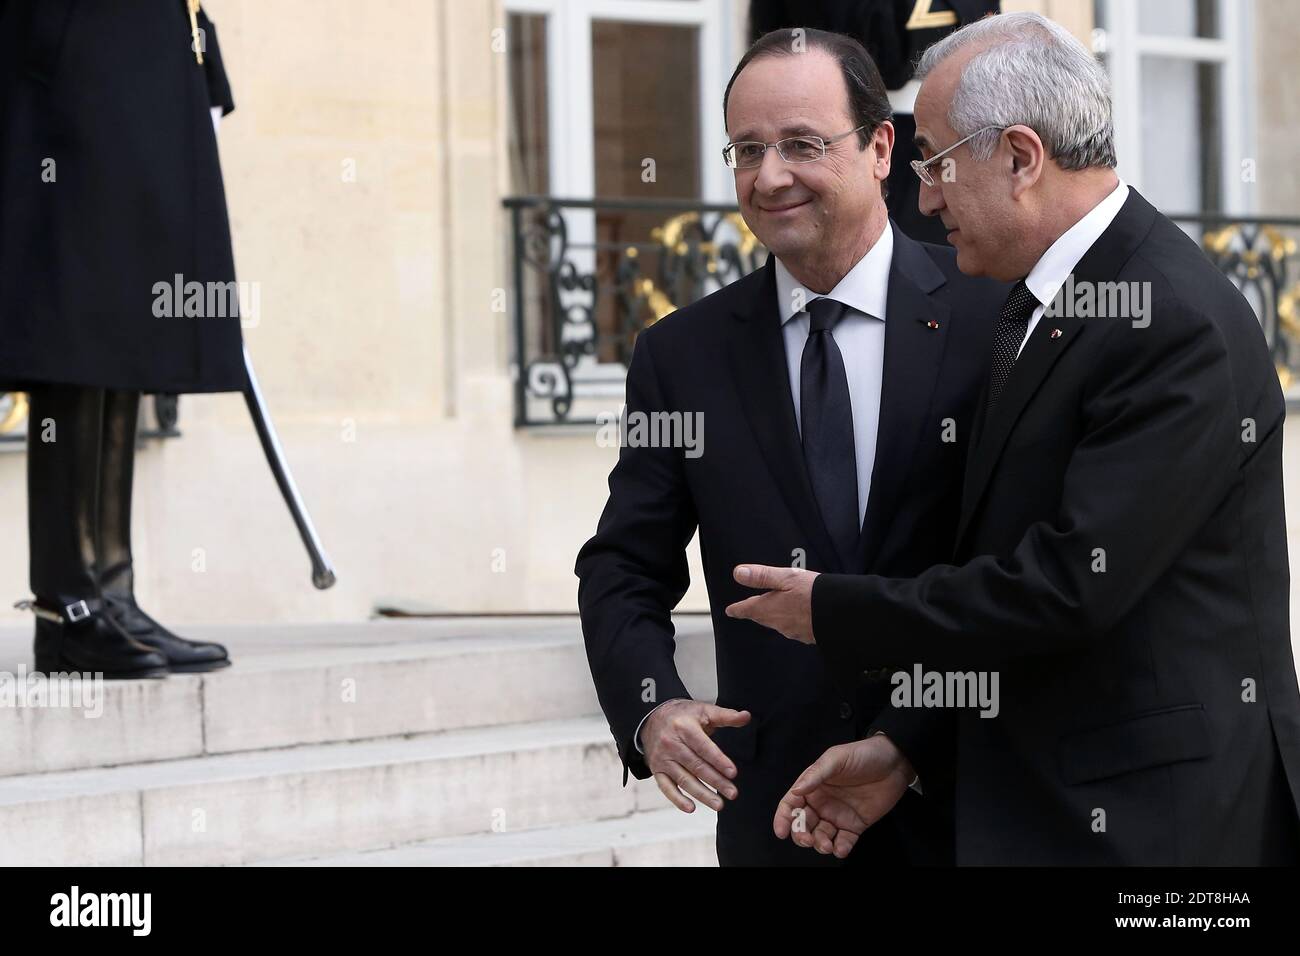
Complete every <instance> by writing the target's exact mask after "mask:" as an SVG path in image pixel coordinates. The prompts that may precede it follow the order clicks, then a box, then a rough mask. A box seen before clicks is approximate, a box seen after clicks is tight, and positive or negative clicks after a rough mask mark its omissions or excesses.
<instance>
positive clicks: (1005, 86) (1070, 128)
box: [916, 13, 1115, 169]
mask: <svg viewBox="0 0 1300 956" xmlns="http://www.w3.org/2000/svg"><path fill="white" fill-rule="evenodd" d="M972 45H978V46H981V47H984V48H985V49H983V50H981V51H980V52H978V53H976V54H975V55H974V56H973V57H971V59H970V61H969V62H968V63H967V64H966V66H965V68H964V69H963V70H962V74H961V79H960V80H958V82H957V87H956V89H955V90H954V92H953V96H952V103H951V104H950V105H949V107H948V124H949V125H950V126H951V127H952V128H953V131H954V132H955V133H956V134H957V135H958V136H968V135H970V134H971V133H973V132H975V130H977V129H979V128H980V127H983V126H997V127H1004V128H1005V127H1007V126H1017V125H1020V126H1028V127H1029V128H1030V129H1032V130H1033V131H1034V132H1035V133H1037V134H1038V136H1039V138H1040V139H1041V140H1042V141H1043V145H1044V146H1045V147H1046V148H1047V153H1048V155H1049V156H1051V157H1052V158H1053V159H1055V160H1056V162H1057V164H1058V165H1059V166H1060V167H1061V168H1062V169H1088V168H1090V167H1093V166H1110V167H1113V166H1114V165H1115V128H1114V124H1113V123H1112V121H1111V111H1110V80H1109V79H1108V78H1107V76H1106V71H1105V70H1104V69H1103V68H1102V66H1101V64H1100V63H1098V62H1097V61H1096V60H1095V59H1094V58H1093V56H1092V54H1091V53H1089V52H1088V50H1087V48H1086V47H1084V45H1083V44H1082V43H1080V42H1079V41H1078V40H1077V39H1075V37H1074V36H1073V35H1071V34H1070V33H1069V31H1067V30H1066V29H1065V28H1064V27H1062V26H1060V25H1059V24H1056V23H1053V22H1052V21H1051V20H1049V19H1047V18H1046V17H1044V16H1042V15H1041V14H1038V13H1003V14H999V15H997V16H992V17H986V18H985V19H983V20H977V21H976V22H975V23H972V24H969V25H968V26H965V27H962V28H961V29H960V30H957V31H956V32H954V33H950V34H949V35H948V36H946V37H944V38H943V39H942V40H940V41H939V42H938V43H936V44H934V45H933V46H932V47H930V48H929V49H928V50H926V51H925V55H924V56H922V57H921V62H920V65H919V66H918V67H917V74H916V75H917V77H918V78H919V79H923V78H924V77H925V76H926V75H927V74H928V73H930V72H931V71H932V70H934V68H935V67H936V66H938V65H939V64H940V63H941V62H943V61H944V60H946V59H947V58H948V57H950V56H952V55H953V54H954V53H956V52H957V51H958V50H961V49H962V48H963V47H969V46H972ZM997 139H998V133H997V131H996V130H988V131H986V132H984V133H981V134H980V135H979V136H976V137H975V138H974V139H972V140H971V142H970V149H971V155H973V156H974V157H975V158H976V159H977V160H985V159H988V158H989V157H990V156H992V155H993V149H994V146H995V145H996V144H997Z"/></svg>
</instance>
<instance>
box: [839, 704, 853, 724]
mask: <svg viewBox="0 0 1300 956" xmlns="http://www.w3.org/2000/svg"><path fill="white" fill-rule="evenodd" d="M852 716H853V707H852V706H851V705H850V704H849V702H848V701H840V720H848V719H849V718H850V717H852Z"/></svg>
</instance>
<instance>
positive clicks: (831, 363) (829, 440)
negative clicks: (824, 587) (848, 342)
mask: <svg viewBox="0 0 1300 956" xmlns="http://www.w3.org/2000/svg"><path fill="white" fill-rule="evenodd" d="M848 310H849V307H848V306H846V305H844V304H843V303H842V302H836V301H835V300H834V299H825V298H822V299H814V300H813V301H812V302H809V303H808V316H809V327H808V341H806V342H805V343H804V347H803V356H802V358H801V359H800V362H799V418H800V420H801V433H802V435H803V457H804V461H805V462H806V463H807V465H808V478H809V479H810V481H811V482H812V489H813V495H814V496H815V497H816V499H817V507H818V509H819V510H820V511H821V515H822V521H823V522H825V524H826V530H827V531H829V532H830V535H831V540H832V541H833V542H834V543H835V550H836V551H838V552H839V556H840V560H841V562H843V566H844V567H845V568H852V567H853V559H854V556H855V555H856V554H857V550H858V532H859V527H858V463H857V457H856V455H855V453H854V448H853V407H852V405H851V404H850V402H849V379H848V375H847V374H846V373H845V371H844V357H843V356H842V355H841V354H840V348H839V346H838V345H836V344H835V338H834V336H833V335H832V334H831V329H833V328H834V327H835V324H836V323H837V322H839V321H840V319H842V318H844V316H845V314H846V313H847V312H848Z"/></svg>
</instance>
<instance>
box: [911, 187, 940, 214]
mask: <svg viewBox="0 0 1300 956" xmlns="http://www.w3.org/2000/svg"><path fill="white" fill-rule="evenodd" d="M916 204H917V207H918V208H919V209H920V210H921V215H923V216H937V215H939V213H940V212H942V211H943V205H944V203H943V189H942V188H941V187H940V186H938V185H934V186H931V185H930V184H929V183H927V182H925V181H924V180H922V181H921V191H920V193H918V194H917V197H916Z"/></svg>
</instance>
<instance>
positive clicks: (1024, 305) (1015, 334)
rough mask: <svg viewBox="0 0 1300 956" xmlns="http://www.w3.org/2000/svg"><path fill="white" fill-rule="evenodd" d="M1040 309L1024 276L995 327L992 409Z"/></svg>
mask: <svg viewBox="0 0 1300 956" xmlns="http://www.w3.org/2000/svg"><path fill="white" fill-rule="evenodd" d="M1036 308H1038V300H1037V299H1036V298H1034V294H1033V293H1032V292H1030V291H1029V288H1028V287H1027V286H1026V285H1025V280H1024V279H1021V280H1020V281H1019V282H1017V283H1016V284H1015V285H1014V286H1012V287H1011V294H1010V295H1008V296H1007V301H1006V302H1005V303H1004V304H1003V306H1002V316H1001V318H999V319H998V324H997V328H995V329H994V330H993V371H992V373H991V374H990V376H989V404H988V408H989V411H992V410H993V406H995V405H997V403H998V399H999V398H1001V397H1002V389H1003V388H1005V387H1006V384H1007V379H1008V378H1010V377H1011V367H1012V366H1013V365H1015V364H1016V355H1017V354H1018V353H1019V351H1020V343H1022V342H1023V341H1024V340H1025V331H1026V330H1027V329H1028V328H1029V317H1030V316H1031V315H1033V314H1034V309H1036Z"/></svg>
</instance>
